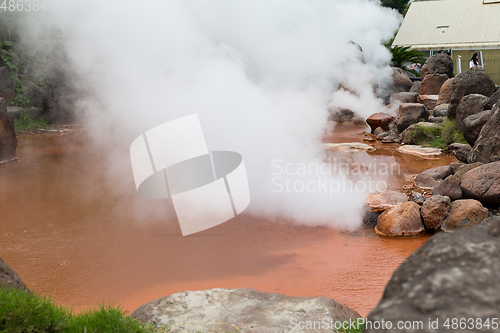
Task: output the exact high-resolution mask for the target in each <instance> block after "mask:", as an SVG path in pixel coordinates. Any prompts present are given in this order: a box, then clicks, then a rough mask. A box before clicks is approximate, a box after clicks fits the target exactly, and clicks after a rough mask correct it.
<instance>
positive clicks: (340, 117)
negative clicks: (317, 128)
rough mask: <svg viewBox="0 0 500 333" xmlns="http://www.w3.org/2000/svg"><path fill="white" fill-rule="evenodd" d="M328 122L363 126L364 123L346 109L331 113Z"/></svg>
mask: <svg viewBox="0 0 500 333" xmlns="http://www.w3.org/2000/svg"><path fill="white" fill-rule="evenodd" d="M329 120H331V121H335V122H337V123H346V122H353V123H355V124H364V122H365V121H364V120H363V119H361V117H359V116H358V115H357V114H355V113H354V112H353V111H351V110H348V109H340V110H336V111H332V112H331V114H330V118H329Z"/></svg>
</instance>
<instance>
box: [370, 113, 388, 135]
mask: <svg viewBox="0 0 500 333" xmlns="http://www.w3.org/2000/svg"><path fill="white" fill-rule="evenodd" d="M394 120H395V118H394V117H393V116H391V115H390V114H388V113H385V112H378V113H374V114H372V115H371V116H370V117H368V119H366V123H367V124H368V125H370V128H371V129H372V133H373V131H375V129H376V128H378V127H380V128H382V129H383V130H384V131H389V130H390V129H391V128H390V124H391V123H392V122H393V121H394Z"/></svg>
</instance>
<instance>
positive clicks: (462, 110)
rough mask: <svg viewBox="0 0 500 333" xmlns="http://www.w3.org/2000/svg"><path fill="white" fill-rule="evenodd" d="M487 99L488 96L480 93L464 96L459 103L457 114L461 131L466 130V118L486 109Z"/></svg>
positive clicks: (458, 126) (456, 117)
mask: <svg viewBox="0 0 500 333" xmlns="http://www.w3.org/2000/svg"><path fill="white" fill-rule="evenodd" d="M487 101H488V97H486V96H483V95H479V94H470V95H467V96H464V97H462V99H461V100H460V103H458V107H457V111H456V115H455V119H456V120H457V128H458V130H459V131H460V132H462V133H464V132H465V126H464V119H465V118H467V117H468V116H471V115H473V114H477V113H479V112H482V111H484V104H486V102H487Z"/></svg>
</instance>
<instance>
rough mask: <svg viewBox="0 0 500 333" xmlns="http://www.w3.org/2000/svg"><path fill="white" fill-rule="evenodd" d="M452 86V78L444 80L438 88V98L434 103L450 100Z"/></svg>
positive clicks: (447, 102) (439, 103) (448, 101)
mask: <svg viewBox="0 0 500 333" xmlns="http://www.w3.org/2000/svg"><path fill="white" fill-rule="evenodd" d="M452 88H453V79H448V80H446V82H445V83H443V85H442V86H441V89H439V98H438V101H437V103H436V105H441V104H449V103H450V101H451V92H452Z"/></svg>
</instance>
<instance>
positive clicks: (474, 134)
mask: <svg viewBox="0 0 500 333" xmlns="http://www.w3.org/2000/svg"><path fill="white" fill-rule="evenodd" d="M459 108H460V106H459ZM490 116H491V110H486V111H482V112H479V113H476V114H473V115H470V116H468V117H467V118H465V119H464V120H463V129H464V131H463V134H464V137H465V140H467V142H468V143H469V144H470V145H471V146H474V143H475V142H476V140H477V138H478V137H479V133H481V130H482V129H483V126H484V124H486V122H487V121H488V119H490Z"/></svg>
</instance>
